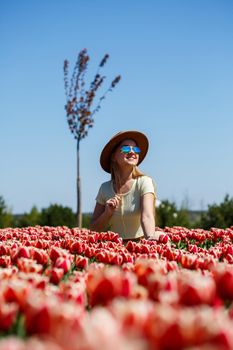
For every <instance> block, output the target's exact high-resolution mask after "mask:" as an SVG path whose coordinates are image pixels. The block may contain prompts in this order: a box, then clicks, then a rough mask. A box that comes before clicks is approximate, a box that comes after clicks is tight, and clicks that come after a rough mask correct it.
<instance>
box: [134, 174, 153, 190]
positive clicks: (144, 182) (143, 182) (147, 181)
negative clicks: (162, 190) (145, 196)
mask: <svg viewBox="0 0 233 350" xmlns="http://www.w3.org/2000/svg"><path fill="white" fill-rule="evenodd" d="M137 180H138V184H139V187H141V188H144V187H145V186H146V187H147V186H153V187H154V189H155V190H156V187H157V186H156V183H155V181H154V180H153V178H152V177H151V176H149V175H143V176H139V177H138V178H137Z"/></svg>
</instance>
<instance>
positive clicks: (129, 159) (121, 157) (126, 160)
mask: <svg viewBox="0 0 233 350" xmlns="http://www.w3.org/2000/svg"><path fill="white" fill-rule="evenodd" d="M122 146H132V147H131V149H130V151H129V152H128V153H124V152H123V151H122V149H121V148H122ZM135 146H137V144H136V142H135V141H133V140H130V139H126V140H124V141H122V142H121V143H120V144H119V146H118V147H117V149H116V151H115V152H114V154H113V160H114V161H115V162H117V164H118V165H119V167H120V168H124V167H129V166H132V167H135V166H136V165H137V164H138V161H139V154H137V153H135V151H134V150H133V147H135Z"/></svg>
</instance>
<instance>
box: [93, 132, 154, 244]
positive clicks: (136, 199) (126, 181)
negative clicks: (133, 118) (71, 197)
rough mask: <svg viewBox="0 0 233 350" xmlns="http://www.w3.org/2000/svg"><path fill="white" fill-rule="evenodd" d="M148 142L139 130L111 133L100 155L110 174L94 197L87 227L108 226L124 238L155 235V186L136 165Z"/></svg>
mask: <svg viewBox="0 0 233 350" xmlns="http://www.w3.org/2000/svg"><path fill="white" fill-rule="evenodd" d="M148 146H149V142H148V139H147V137H146V136H145V135H144V134H143V133H141V132H138V131H124V132H119V133H118V134H116V135H114V136H113V137H112V138H111V139H110V141H109V142H108V143H107V144H106V145H105V147H104V149H103V150H102V153H101V156H100V164H101V166H102V168H103V169H104V170H105V171H106V172H108V173H110V174H111V180H110V181H107V182H105V183H103V184H102V185H101V187H100V189H99V192H98V194H97V197H96V206H95V209H94V213H93V217H92V221H91V226H90V229H91V230H93V231H104V230H106V229H109V230H111V231H114V232H117V233H119V235H120V236H121V237H122V238H123V240H124V241H127V240H140V239H141V238H146V239H153V240H154V239H158V238H159V232H160V231H157V232H155V215H154V214H155V199H156V193H155V186H154V184H153V181H152V179H151V178H150V177H148V176H146V175H144V174H143V173H142V172H141V171H140V170H139V169H138V167H137V166H138V165H139V164H140V163H141V162H142V161H143V159H144V158H145V156H146V154H147V151H148Z"/></svg>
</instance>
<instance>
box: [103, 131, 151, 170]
mask: <svg viewBox="0 0 233 350" xmlns="http://www.w3.org/2000/svg"><path fill="white" fill-rule="evenodd" d="M126 139H130V140H133V141H135V142H136V144H137V146H138V147H139V148H140V150H141V152H140V154H139V162H138V164H140V163H141V162H142V161H143V159H144V158H145V156H146V154H147V151H148V147H149V141H148V138H147V137H146V135H144V134H143V133H142V132H139V131H133V130H128V131H120V132H118V133H117V134H116V135H114V136H113V137H112V138H111V139H110V140H109V141H108V143H107V144H106V145H105V146H104V148H103V150H102V152H101V155H100V165H101V166H102V168H103V169H104V170H105V171H106V172H107V173H110V172H111V170H110V162H111V155H112V152H113V151H114V150H115V148H116V147H117V145H119V143H121V142H122V141H123V140H126Z"/></svg>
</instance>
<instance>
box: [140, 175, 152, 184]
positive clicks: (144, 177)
mask: <svg viewBox="0 0 233 350" xmlns="http://www.w3.org/2000/svg"><path fill="white" fill-rule="evenodd" d="M137 180H138V182H139V183H145V182H151V181H152V182H154V180H153V179H152V177H151V176H149V175H142V176H139V177H138V178H137Z"/></svg>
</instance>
